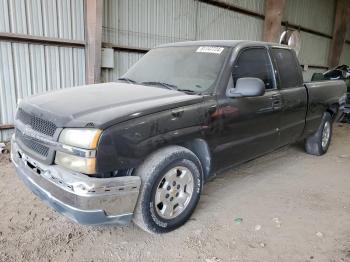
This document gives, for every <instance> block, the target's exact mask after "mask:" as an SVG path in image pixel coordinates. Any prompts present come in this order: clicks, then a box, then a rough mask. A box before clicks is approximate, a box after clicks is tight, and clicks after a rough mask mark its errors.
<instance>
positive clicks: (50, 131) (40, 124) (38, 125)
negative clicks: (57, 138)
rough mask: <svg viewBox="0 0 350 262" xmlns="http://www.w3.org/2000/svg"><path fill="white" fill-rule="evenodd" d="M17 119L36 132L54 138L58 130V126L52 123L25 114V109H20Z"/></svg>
mask: <svg viewBox="0 0 350 262" xmlns="http://www.w3.org/2000/svg"><path fill="white" fill-rule="evenodd" d="M17 119H18V120H20V121H21V122H22V123H23V124H26V125H29V126H31V128H32V129H33V130H35V131H38V132H40V133H42V134H44V135H47V136H51V137H52V136H53V135H54V134H55V132H56V130H57V126H56V125H55V124H54V123H52V122H51V121H47V120H44V119H41V118H39V117H36V116H33V115H30V114H28V113H27V112H25V111H24V110H23V109H21V108H20V109H18V112H17Z"/></svg>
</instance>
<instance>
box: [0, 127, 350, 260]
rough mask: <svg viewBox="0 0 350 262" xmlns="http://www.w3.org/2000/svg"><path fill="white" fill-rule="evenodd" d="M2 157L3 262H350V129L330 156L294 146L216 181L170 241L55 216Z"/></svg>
mask: <svg viewBox="0 0 350 262" xmlns="http://www.w3.org/2000/svg"><path fill="white" fill-rule="evenodd" d="M7 158H8V155H0V161H1V162H0V214H1V215H0V261H204V262H217V261H288V262H289V261H350V172H349V170H350V125H346V124H344V125H340V124H336V127H335V130H334V139H333V141H332V144H331V147H330V149H329V152H328V153H327V154H326V155H325V156H322V157H315V156H310V155H306V154H305V153H304V152H303V149H302V148H301V147H300V146H298V145H295V146H290V147H287V148H284V149H281V150H279V151H278V152H275V153H272V154H269V155H267V156H265V157H262V158H259V159H256V160H254V161H251V162H248V163H246V164H243V165H241V166H240V167H238V168H235V169H231V170H229V171H227V172H226V173H224V174H221V175H219V176H218V177H217V178H216V179H215V180H214V181H212V182H209V183H208V184H207V185H206V186H205V188H204V192H203V195H202V197H201V200H200V203H199V205H198V207H197V209H196V211H195V212H194V214H193V216H192V218H191V220H190V221H189V222H188V223H187V224H185V225H184V226H183V227H181V228H180V229H178V230H176V231H174V232H172V233H169V234H165V235H150V234H147V233H145V232H143V231H141V230H140V229H138V228H137V227H136V226H134V225H133V224H131V225H129V226H126V227H117V226H104V227H91V226H90V227H88V226H80V225H77V224H74V223H72V222H70V221H69V220H67V219H66V218H64V217H62V216H61V215H59V214H58V213H56V212H55V211H53V210H51V209H50V208H48V207H46V206H45V204H43V203H42V202H40V201H39V200H38V199H37V198H36V197H35V196H34V195H33V194H32V193H30V192H29V191H28V190H27V189H26V188H25V187H24V186H23V184H22V183H21V182H20V181H19V179H18V178H17V177H16V175H15V173H14V170H13V167H12V166H11V163H9V161H8V159H7Z"/></svg>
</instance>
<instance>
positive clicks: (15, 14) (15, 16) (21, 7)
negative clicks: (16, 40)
mask: <svg viewBox="0 0 350 262" xmlns="http://www.w3.org/2000/svg"><path fill="white" fill-rule="evenodd" d="M8 5H9V17H10V25H11V32H12V33H18V34H27V21H26V1H25V0H10V1H8Z"/></svg>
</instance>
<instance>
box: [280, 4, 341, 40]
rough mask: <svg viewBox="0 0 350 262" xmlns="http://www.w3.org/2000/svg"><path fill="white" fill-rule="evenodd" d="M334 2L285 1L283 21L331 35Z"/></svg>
mask: <svg viewBox="0 0 350 262" xmlns="http://www.w3.org/2000/svg"><path fill="white" fill-rule="evenodd" d="M334 11H335V0H286V4H285V10H284V17H283V19H284V20H287V21H288V22H290V23H293V24H298V25H301V26H304V27H307V28H311V29H313V30H317V31H320V32H322V33H325V34H329V35H331V34H332V32H333V22H334Z"/></svg>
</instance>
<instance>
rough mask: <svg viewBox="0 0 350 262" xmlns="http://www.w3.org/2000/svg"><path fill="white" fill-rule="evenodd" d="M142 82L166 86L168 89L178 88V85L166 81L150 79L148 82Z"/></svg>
mask: <svg viewBox="0 0 350 262" xmlns="http://www.w3.org/2000/svg"><path fill="white" fill-rule="evenodd" d="M141 84H144V85H161V86H164V87H165V88H167V89H171V90H178V89H177V86H176V85H172V84H168V83H164V82H157V81H148V82H141Z"/></svg>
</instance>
